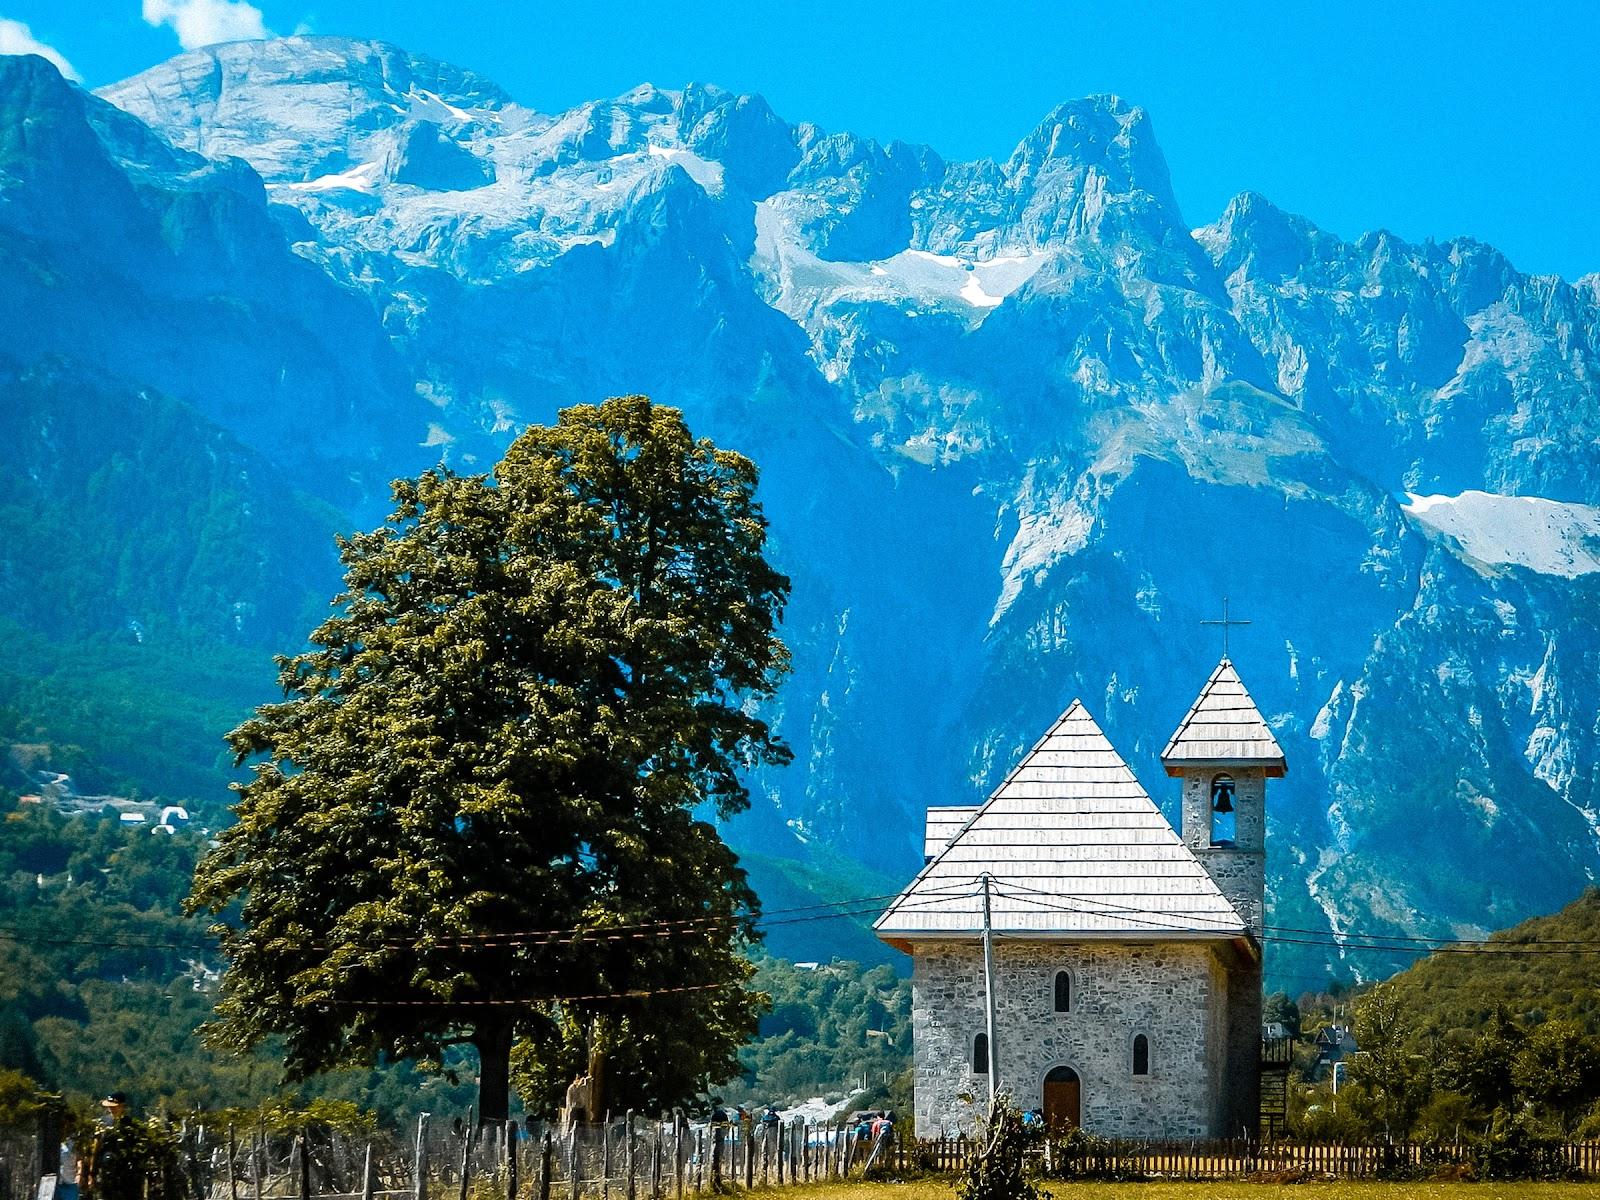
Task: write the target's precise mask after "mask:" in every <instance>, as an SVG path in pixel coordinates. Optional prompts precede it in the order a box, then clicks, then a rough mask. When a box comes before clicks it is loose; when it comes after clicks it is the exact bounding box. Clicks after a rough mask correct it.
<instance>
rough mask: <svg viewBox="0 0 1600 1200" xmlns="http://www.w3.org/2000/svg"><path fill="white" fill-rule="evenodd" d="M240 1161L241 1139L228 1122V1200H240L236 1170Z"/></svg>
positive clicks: (230, 1122)
mask: <svg viewBox="0 0 1600 1200" xmlns="http://www.w3.org/2000/svg"><path fill="white" fill-rule="evenodd" d="M238 1161H239V1139H238V1136H237V1135H236V1134H235V1133H234V1131H233V1122H232V1121H229V1122H228V1200H239V1176H238V1174H237V1172H236V1170H235V1167H236V1164H237V1163H238Z"/></svg>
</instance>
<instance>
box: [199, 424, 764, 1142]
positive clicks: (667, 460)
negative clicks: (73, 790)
mask: <svg viewBox="0 0 1600 1200" xmlns="http://www.w3.org/2000/svg"><path fill="white" fill-rule="evenodd" d="M755 484H756V472H755V468H754V467H753V466H752V465H751V464H750V463H749V462H748V461H747V460H746V459H744V458H742V457H740V456H739V455H737V454H732V453H730V452H727V451H723V450H719V449H717V448H716V447H715V446H713V445H711V444H710V443H709V442H706V441H696V440H695V439H693V438H692V436H691V435H690V433H689V431H688V429H687V427H686V426H685V425H684V423H683V421H682V418H681V416H680V415H679V414H678V413H677V412H676V411H675V410H672V409H666V408H659V407H656V406H654V405H652V404H651V403H650V402H649V401H648V400H647V399H645V398H644V397H639V396H635V397H625V398H620V399H613V400H608V401H607V402H606V403H605V404H603V405H601V406H599V407H590V406H580V407H577V408H572V409H568V410H566V411H564V412H563V413H561V415H560V417H559V419H558V422H557V424H556V425H555V426H554V427H552V428H534V429H530V430H528V431H527V432H526V433H525V434H523V436H522V437H520V438H518V439H517V441H516V442H515V443H513V444H512V446H511V448H510V449H509V450H508V452H507V454H506V456H505V458H504V460H503V461H502V462H501V463H500V464H499V466H497V467H496V469H495V472H494V475H493V478H490V477H486V476H473V477H463V476H457V475H454V474H452V473H450V472H449V471H446V470H444V469H438V470H434V471H430V472H428V473H426V474H424V475H422V476H421V477H419V478H418V479H415V480H409V481H400V482H398V483H396V484H395V485H394V495H395V501H396V506H395V511H394V512H393V514H392V515H391V516H390V518H389V520H388V522H387V523H386V525H385V526H384V527H383V528H381V529H379V530H377V531H375V532H372V533H367V534H360V535H356V536H353V537H351V538H348V539H344V540H342V541H341V542H340V550H341V554H340V557H341V559H342V561H343V563H344V566H345V582H346V590H345V591H344V593H343V594H342V595H340V596H339V597H338V600H337V609H336V611H335V614H334V615H333V616H332V617H330V618H329V619H328V620H326V621H325V622H324V623H323V624H322V625H321V626H319V627H318V628H317V629H316V630H315V632H314V633H313V634H312V635H311V639H310V640H311V643H312V647H313V649H312V650H310V651H309V652H307V653H304V654H300V655H296V656H293V657H281V658H279V660H278V663H279V681H280V684H281V686H282V688H283V691H284V694H285V697H286V699H285V700H284V701H283V702H282V703H280V704H273V705H268V706H265V707H263V708H261V709H259V710H257V714H256V716H255V717H254V718H253V719H251V720H249V721H247V722H245V723H244V724H243V725H241V726H240V727H239V728H238V729H236V730H234V731H233V733H232V734H230V735H229V740H230V743H231V745H232V747H233V749H234V752H235V754H236V755H237V757H238V760H239V762H240V763H245V762H251V763H253V764H254V765H253V768H252V770H253V774H252V778H251V779H250V781H249V782H248V783H247V784H244V785H242V786H241V787H240V789H239V797H238V803H237V806H236V812H237V815H238V823H237V824H236V825H234V826H232V827H231V828H229V829H227V830H225V831H224V832H223V833H222V834H221V835H220V837H219V839H218V844H217V846H216V848H215V849H214V850H213V851H212V852H211V853H210V854H209V855H208V856H207V857H206V858H205V860H204V861H203V862H202V863H201V865H200V868H199V870H198V872H197V874H196V878H195V886H194V893H193V900H192V905H193V908H194V910H195V911H209V912H212V913H223V912H225V911H227V910H228V909H229V908H230V906H232V905H234V904H236V903H238V904H241V905H242V909H241V923H240V924H238V925H237V926H232V925H224V926H222V927H220V933H221V937H222V941H223V945H224V949H225V951H226V953H227V956H228V958H229V960H230V961H229V966H228V970H227V973H226V975H225V977H224V983H223V989H222V995H221V999H220V1002H219V1004H218V1009H217V1011H218V1021H217V1023H216V1024H215V1025H214V1027H213V1028H212V1031H211V1037H212V1039H213V1041H214V1042H215V1043H216V1044H218V1045H221V1046H228V1047H232V1048H235V1049H250V1048H253V1047H255V1046H257V1045H260V1044H262V1043H263V1042H264V1041H265V1040H266V1039H269V1038H272V1037H281V1038H282V1039H283V1049H284V1056H285V1062H286V1066H287V1068H288V1070H289V1072H290V1074H291V1075H292V1076H296V1077H303V1076H306V1075H309V1074H311V1073H313V1072H316V1071H319V1070H323V1069H325V1068H328V1067H331V1066H335V1065H338V1064H343V1063H350V1062H358V1061H370V1060H371V1059H372V1058H373V1057H374V1056H375V1055H377V1054H380V1053H381V1054H388V1055H395V1056H403V1057H415V1058H423V1059H434V1060H437V1059H438V1058H439V1057H440V1056H441V1055H442V1054H443V1052H444V1050H445V1047H446V1046H447V1045H448V1044H449V1043H450V1042H451V1041H453V1040H457V1039H460V1038H466V1039H468V1040H470V1041H471V1042H472V1043H473V1044H474V1046H475V1047H476V1048H477V1050H478V1054H479V1061H480V1065H481V1086H482V1107H481V1109H480V1111H481V1114H482V1116H483V1117H484V1118H485V1119H491V1120H493V1119H502V1118H504V1116H505V1115H506V1096H505V1075H504V1072H505V1071H506V1069H507V1062H508V1055H509V1051H510V1044H511V1040H512V1037H513V1035H516V1036H520V1037H523V1038H525V1039H526V1041H527V1045H526V1047H525V1049H524V1052H523V1054H522V1060H523V1065H524V1067H525V1069H526V1077H527V1078H528V1079H529V1080H530V1081H531V1082H532V1084H533V1086H534V1090H535V1092H536V1093H537V1094H536V1096H535V1097H533V1100H534V1102H535V1103H536V1104H538V1105H540V1106H541V1107H542V1106H545V1105H548V1104H549V1103H550V1102H551V1100H552V1098H553V1096H554V1094H555V1089H554V1080H555V1075H554V1072H555V1070H556V1069H558V1068H560V1069H564V1068H565V1066H566V1065H567V1064H568V1063H569V1062H570V1060H571V1057H572V1055H573V1050H574V1047H575V1045H576V1044H577V1043H578V1042H579V1041H580V1040H582V1041H583V1042H584V1043H586V1049H587V1052H588V1053H587V1057H588V1060H589V1064H590V1068H591V1073H596V1074H598V1073H599V1071H600V1069H601V1066H602V1064H603V1060H604V1057H605V1053H606V1052H607V1050H608V1049H609V1048H610V1047H612V1046H615V1045H617V1044H619V1042H620V1034H621V1033H622V1032H623V1031H626V1033H627V1035H628V1040H629V1041H630V1042H631V1043H634V1044H638V1043H640V1042H641V1041H647V1040H648V1039H650V1038H654V1039H655V1044H658V1045H659V1046H660V1047H662V1049H663V1051H664V1052H667V1051H668V1050H669V1049H670V1048H673V1047H676V1048H678V1049H682V1046H683V1039H684V1038H685V1037H688V1036H698V1038H699V1042H698V1043H697V1045H698V1050H699V1053H700V1055H701V1058H700V1060H699V1061H698V1062H696V1063H694V1064H692V1067H691V1069H690V1071H685V1072H679V1074H678V1076H677V1077H674V1078H669V1077H668V1075H667V1074H666V1072H665V1069H664V1064H663V1063H661V1062H660V1061H659V1060H656V1059H650V1060H646V1061H643V1062H641V1063H639V1064H637V1066H638V1068H639V1070H641V1071H644V1072H647V1073H649V1072H654V1073H655V1079H654V1083H653V1084H652V1085H651V1088H652V1089H653V1090H651V1091H650V1092H649V1094H650V1095H651V1097H652V1099H653V1100H655V1101H661V1100H664V1099H669V1098H684V1099H686V1098H687V1095H688V1094H689V1092H688V1091H686V1090H685V1089H687V1088H688V1086H689V1084H688V1080H687V1078H686V1076H687V1074H689V1073H692V1072H703V1078H709V1079H711V1080H715V1079H718V1078H725V1077H727V1076H729V1075H731V1074H732V1073H733V1072H734V1071H735V1070H736V1068H737V1062H736V1059H735V1057H734V1051H735V1049H736V1047H737V1046H738V1045H739V1043H740V1042H742V1041H743V1040H744V1038H745V1036H746V1035H747V1034H748V1033H749V1032H750V1030H751V1029H752V1028H753V1025H754V1022H755V1018H756V1014H757V1012H758V1009H759V1006H760V1004H761V997H759V996H758V995H756V994H754V993H751V992H748V991H745V990H743V989H742V988H741V986H740V985H741V984H742V983H743V982H744V981H745V980H746V979H747V978H748V976H749V972H750V968H749V966H748V964H747V963H746V961H745V959H744V958H743V957H742V956H741V954H740V953H739V950H740V946H741V945H742V944H744V943H747V942H748V941H750V940H752V939H753V938H754V936H755V932H754V925H753V919H754V917H753V914H754V910H755V896H754V894H753V893H752V892H751V891H750V890H749V888H748V887H747V886H746V884H745V881H744V876H743V873H742V872H741V871H740V869H739V867H738V865H737V863H736V860H735V858H734V856H733V854H732V852H731V851H730V850H728V848H727V847H726V845H724V843H723V842H722V840H721V838H720V837H719V836H718V834H717V831H716V829H715V827H714V826H713V825H711V824H710V823H709V822H707V821H705V820H701V819H698V818H697V817H696V815H695V814H696V811H697V810H699V809H701V808H702V806H706V807H710V808H713V809H715V811H716V812H718V813H719V814H720V815H722V816H728V815H730V814H732V813H735V812H737V811H739V810H740V809H741V808H743V807H745V805H746V804H747V803H748V796H747V793H746V790H745V785H744V783H743V782H742V779H741V772H742V771H743V770H745V769H746V768H749V767H752V766H755V765H757V764H761V763H780V762H783V761H786V759H787V757H788V751H787V750H786V748H785V747H783V746H782V745H781V744H780V743H779V742H777V741H776V739H775V738H774V737H773V736H772V734H771V733H770V731H769V730H768V728H767V726H766V724H765V723H764V722H763V721H761V720H760V719H759V718H758V717H756V716H754V715H753V713H752V711H751V708H750V706H749V705H748V704H747V700H748V699H749V698H751V697H757V696H763V695H767V694H769V693H770V692H771V691H772V689H773V687H774V686H775V683H776V680H777V678H778V677H779V676H781V674H782V673H783V671H784V670H785V669H786V668H787V663H788V656H787V652H786V651H785V649H784V647H783V645H782V643H781V642H780V641H779V640H778V638H777V635H776V623H777V620H778V618H779V616H780V614H781V612H782V608H783V604H784V601H785V598H786V596H787V593H788V581H787V580H786V579H785V578H784V577H783V576H781V575H779V574H778V573H777V572H775V571H774V570H772V568H771V567H770V566H769V565H768V564H767V563H766V561H765V559H764V558H763V557H762V551H763V548H764V543H765V537H766V523H765V520H764V519H763V517H762V515H761V510H760V507H759V505H758V504H757V503H756V501H755V498H754V490H755ZM686 919H693V920H697V921H706V920H708V919H709V920H710V921H711V922H712V924H710V925H702V926H700V927H698V928H697V929H696V930H695V932H694V935H693V936H667V937H655V938H644V939H626V940H605V939H604V938H603V937H601V938H598V939H590V938H582V937H580V938H559V939H538V940H532V941H529V940H522V941H518V942H516V943H506V942H504V941H500V942H495V941H484V940H481V939H482V938H483V937H484V935H495V934H500V935H504V934H507V933H512V932H515V931H522V930H538V929H566V928H571V927H583V928H585V929H589V930H594V931H596V932H598V933H601V934H603V933H604V931H605V930H606V929H608V928H616V927H619V926H620V927H629V926H636V925H639V924H641V923H651V922H657V921H663V920H666V921H683V920H686ZM708 931H711V932H708ZM663 988H674V989H683V990H680V991H677V992H675V993H674V998H673V999H672V1000H671V1001H669V1002H663V1001H662V997H661V996H659V995H646V996H642V997H639V998H637V999H634V998H622V997H619V998H616V999H606V1000H599V1001H593V1000H580V999H570V1000H564V1001H560V1002H547V1001H542V999H541V998H543V997H551V996H554V997H563V996H565V997H582V996H591V995H596V994H600V995H607V994H610V995H615V994H617V993H623V992H634V991H643V992H655V991H657V990H658V989H663ZM397 1002H402V1003H397ZM507 1002H512V1003H510V1004H507ZM530 1062H531V1063H533V1064H537V1065H539V1066H540V1067H541V1068H542V1073H541V1071H539V1070H535V1069H533V1068H532V1067H530V1066H529V1063H530ZM630 1065H633V1064H630Z"/></svg>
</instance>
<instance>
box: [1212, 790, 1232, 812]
mask: <svg viewBox="0 0 1600 1200" xmlns="http://www.w3.org/2000/svg"><path fill="white" fill-rule="evenodd" d="M1211 809H1212V811H1213V812H1219V813H1231V812H1232V811H1233V789H1232V788H1231V787H1219V788H1218V789H1217V797H1216V803H1214V804H1213V805H1212V806H1211Z"/></svg>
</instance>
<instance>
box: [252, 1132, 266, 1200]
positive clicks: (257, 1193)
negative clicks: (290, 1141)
mask: <svg viewBox="0 0 1600 1200" xmlns="http://www.w3.org/2000/svg"><path fill="white" fill-rule="evenodd" d="M266 1152H267V1151H266V1147H265V1146H263V1145H262V1144H261V1135H260V1134H258V1133H255V1132H254V1131H252V1132H251V1135H250V1191H251V1194H252V1196H253V1197H254V1200H261V1157H262V1155H264V1154H265V1153H266Z"/></svg>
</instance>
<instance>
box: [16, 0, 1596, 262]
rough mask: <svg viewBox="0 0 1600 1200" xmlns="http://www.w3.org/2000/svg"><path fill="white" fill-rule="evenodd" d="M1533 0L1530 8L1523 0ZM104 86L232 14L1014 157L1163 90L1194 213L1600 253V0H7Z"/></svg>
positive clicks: (600, 85) (519, 76)
mask: <svg viewBox="0 0 1600 1200" xmlns="http://www.w3.org/2000/svg"><path fill="white" fill-rule="evenodd" d="M1519 10H1520V11H1519ZM21 26H26V27H27V30H28V32H29V33H31V36H32V38H34V39H36V40H37V41H38V42H41V43H44V44H47V45H48V46H50V47H52V48H54V50H56V51H57V52H58V53H59V54H60V55H62V56H64V57H65V59H66V60H67V61H68V62H69V63H70V64H71V65H72V67H73V68H75V69H76V71H77V73H78V74H79V75H81V77H82V78H83V79H84V81H85V82H86V83H88V84H89V85H91V86H93V85H98V84H102V83H107V82H110V81H112V80H115V79H119V78H121V77H123V76H125V75H129V74H132V73H133V72H135V71H137V70H139V69H141V68H142V67H145V66H148V65H150V64H152V63H155V62H158V61H160V60H161V59H163V58H165V57H167V56H169V55H171V54H173V53H176V52H177V51H178V50H179V48H180V36H181V37H182V38H184V39H186V40H188V41H190V42H193V41H195V40H197V39H202V38H204V37H206V35H207V34H208V33H211V32H214V31H217V30H222V31H231V32H236V33H237V32H251V31H253V30H255V29H259V28H265V29H267V30H270V31H274V32H278V33H288V32H292V31H294V30H296V29H309V30H310V31H312V32H316V33H334V34H349V35H356V36H363V37H375V38H383V39H386V40H389V41H393V42H396V43H398V44H400V45H402V46H405V47H406V48H407V49H410V50H412V51H415V52H420V53H426V54H431V55H433V56H434V57H437V58H443V59H447V60H449V61H452V62H456V63H459V64H460V65H462V66H467V67H472V68H474V69H476V70H478V71H480V72H482V73H484V74H486V75H488V76H490V77H491V78H493V79H495V80H497V81H498V82H499V83H501V84H502V85H503V86H504V87H505V88H507V90H509V91H510V92H511V93H513V94H514V95H515V96H516V97H517V98H518V99H519V100H521V101H522V102H523V103H526V104H530V105H532V106H534V107H536V108H540V109H543V110H546V111H554V110H559V109H562V108H565V107H567V106H569V105H571V104H574V103H577V102H579V101H582V100H585V99H591V98H594V97H597V96H607V95H614V94H616V93H618V92H621V91H624V90H626V89H627V88H629V87H632V86H633V85H634V84H637V83H640V82H643V81H646V80H648V81H650V82H652V83H656V84H660V85H662V86H669V87H670V86H677V85H681V84H683V83H685V82H687V81H689V80H699V81H706V82H714V83H719V84H721V85H723V86H724V87H729V88H733V89H736V90H739V91H754V92H760V93H761V94H763V95H764V96H766V97H767V99H768V100H769V101H770V102H771V103H772V105H773V107H774V108H776V109H777V110H778V112H779V113H781V114H782V115H783V116H784V117H786V118H787V119H789V120H791V121H799V120H811V121H815V122H817V123H819V124H821V125H824V126H826V127H828V128H833V129H849V130H853V131H855V132H857V133H862V134H868V135H872V136H875V137H878V138H880V139H890V138H904V139H906V140H908V141H921V142H927V143H929V144H931V145H933V146H934V147H935V148H936V149H937V150H939V152H940V153H941V154H943V155H944V156H945V157H947V158H965V157H975V156H979V155H993V156H1004V155H1005V154H1006V153H1008V152H1009V151H1010V149H1011V147H1012V146H1013V145H1015V144H1016V142H1017V140H1018V139H1019V138H1021V137H1022V135H1023V134H1025V133H1026V132H1027V130H1028V129H1029V128H1030V127H1031V126H1032V125H1034V124H1035V123H1036V122H1037V121H1038V120H1039V119H1040V118H1041V117H1042V116H1043V115H1044V114H1045V113H1046V112H1047V111H1048V110H1049V109H1050V108H1051V107H1052V106H1053V105H1055V104H1056V103H1058V102H1059V101H1061V100H1065V99H1070V98H1073V97H1077V96H1082V95H1087V94H1089V93H1093V92H1116V93H1118V94H1120V95H1121V96H1123V97H1124V98H1126V99H1128V100H1129V101H1131V102H1133V103H1137V104H1142V105H1144V106H1145V108H1147V109H1148V110H1149V111H1150V114H1151V116H1152V118H1153V120H1154V123H1155V130H1156V136H1157V139H1158V141H1159V142H1160V144H1161V147H1162V149H1163V151H1164V152H1165V154H1166V157H1167V161H1168V163H1169V164H1170V166H1171V169H1172V176H1173V183H1174V187H1175V188H1176V191H1177V194H1178V198H1179V201H1180V202H1181V203H1182V205H1183V210H1184V215H1185V217H1186V218H1187V219H1188V220H1189V221H1190V222H1191V223H1193V224H1196V225H1199V224H1204V223H1205V222H1208V221H1210V220H1212V219H1213V218H1214V217H1215V216H1216V214H1217V213H1218V212H1219V211H1220V210H1221V208H1222V206H1223V205H1224V204H1225V203H1226V202H1227V200H1228V198H1229V197H1230V196H1232V195H1234V194H1235V193H1237V192H1240V191H1243V190H1246V189H1253V190H1255V191H1259V192H1261V193H1263V194H1264V195H1266V196H1267V197H1269V198H1270V199H1271V200H1273V201H1274V202H1275V203H1277V204H1279V205H1281V206H1282V207H1284V208H1288V209H1291V210H1293V211H1295V212H1300V213H1303V214H1305V215H1306V216H1308V217H1310V218H1311V219H1312V220H1314V221H1316V222H1317V223H1318V224H1320V225H1322V226H1324V227H1325V228H1328V229H1331V230H1333V231H1334V232H1336V233H1338V234H1341V235H1343V236H1346V237H1353V236H1355V235H1357V234H1359V233H1361V232H1362V231H1364V230H1369V229H1375V228H1380V227H1381V228H1387V229H1390V230H1392V231H1394V232H1395V233H1398V234H1399V235H1401V236H1402V237H1405V238H1408V239H1413V240H1416V239H1421V238H1425V237H1434V238H1447V237H1452V236H1457V235H1462V234H1466V235H1470V236H1473V237H1476V238H1479V239H1481V240H1483V241H1487V242H1491V243H1493V244H1494V245H1497V246H1499V247H1500V248H1501V249H1502V250H1504V251H1505V252H1506V253H1507V254H1509V255H1510V256H1511V258H1512V260H1513V261H1514V262H1515V263H1516V264H1517V265H1518V266H1519V267H1521V268H1523V269H1524V270H1530V271H1547V272H1556V273H1559V274H1561V275H1564V276H1566V277H1567V278H1569V279H1572V278H1576V277H1577V276H1579V275H1582V274H1585V273H1588V272H1592V271H1600V220H1597V219H1596V198H1597V192H1600V4H1592V3H1589V2H1588V0H1581V2H1577V3H1567V4H1555V3H1550V4H1537V3H1516V4H1511V3H1493V4H1491V3H1477V2H1471V0H1462V2H1460V3H1435V4H1421V3H1405V2H1394V0H1391V2H1389V3H1369V2H1367V0H1337V2H1332V3H1330V2H1327V0H1324V2H1322V3H1300V2H1298V0H1279V2H1278V3H1255V2H1252V0H1238V2H1235V3H1226V4H1225V3H1217V4H1205V3H1201V2H1200V0H1193V2H1191V3H1176V2H1174V3H1141V2H1139V0H1120V2H1118V3H1113V4H1084V3H1075V2H1073V0H1057V2H1056V3H1023V2H1008V0H987V2H982V3H975V2H972V0H968V2H967V3H962V4H956V3H950V2H948V0H918V2H916V3H902V2H898V0H880V2H873V0H811V2H809V3H803V4H801V3H767V2H763V0H742V2H741V0H660V2H658V3H653V4H649V3H635V2H631V0H627V2H625V0H604V2H600V0H593V2H590V0H566V2H565V3H561V4H546V3H532V2H523V3H516V2H512V0H502V2H498V3H497V2H491V0H454V2H452V3H448V4H446V3H418V2H412V3H403V2H400V0H253V3H245V2H243V0H0V50H3V49H13V48H15V47H16V46H17V44H18V38H19V36H20V35H19V33H18V30H19V29H20V27H21Z"/></svg>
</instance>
